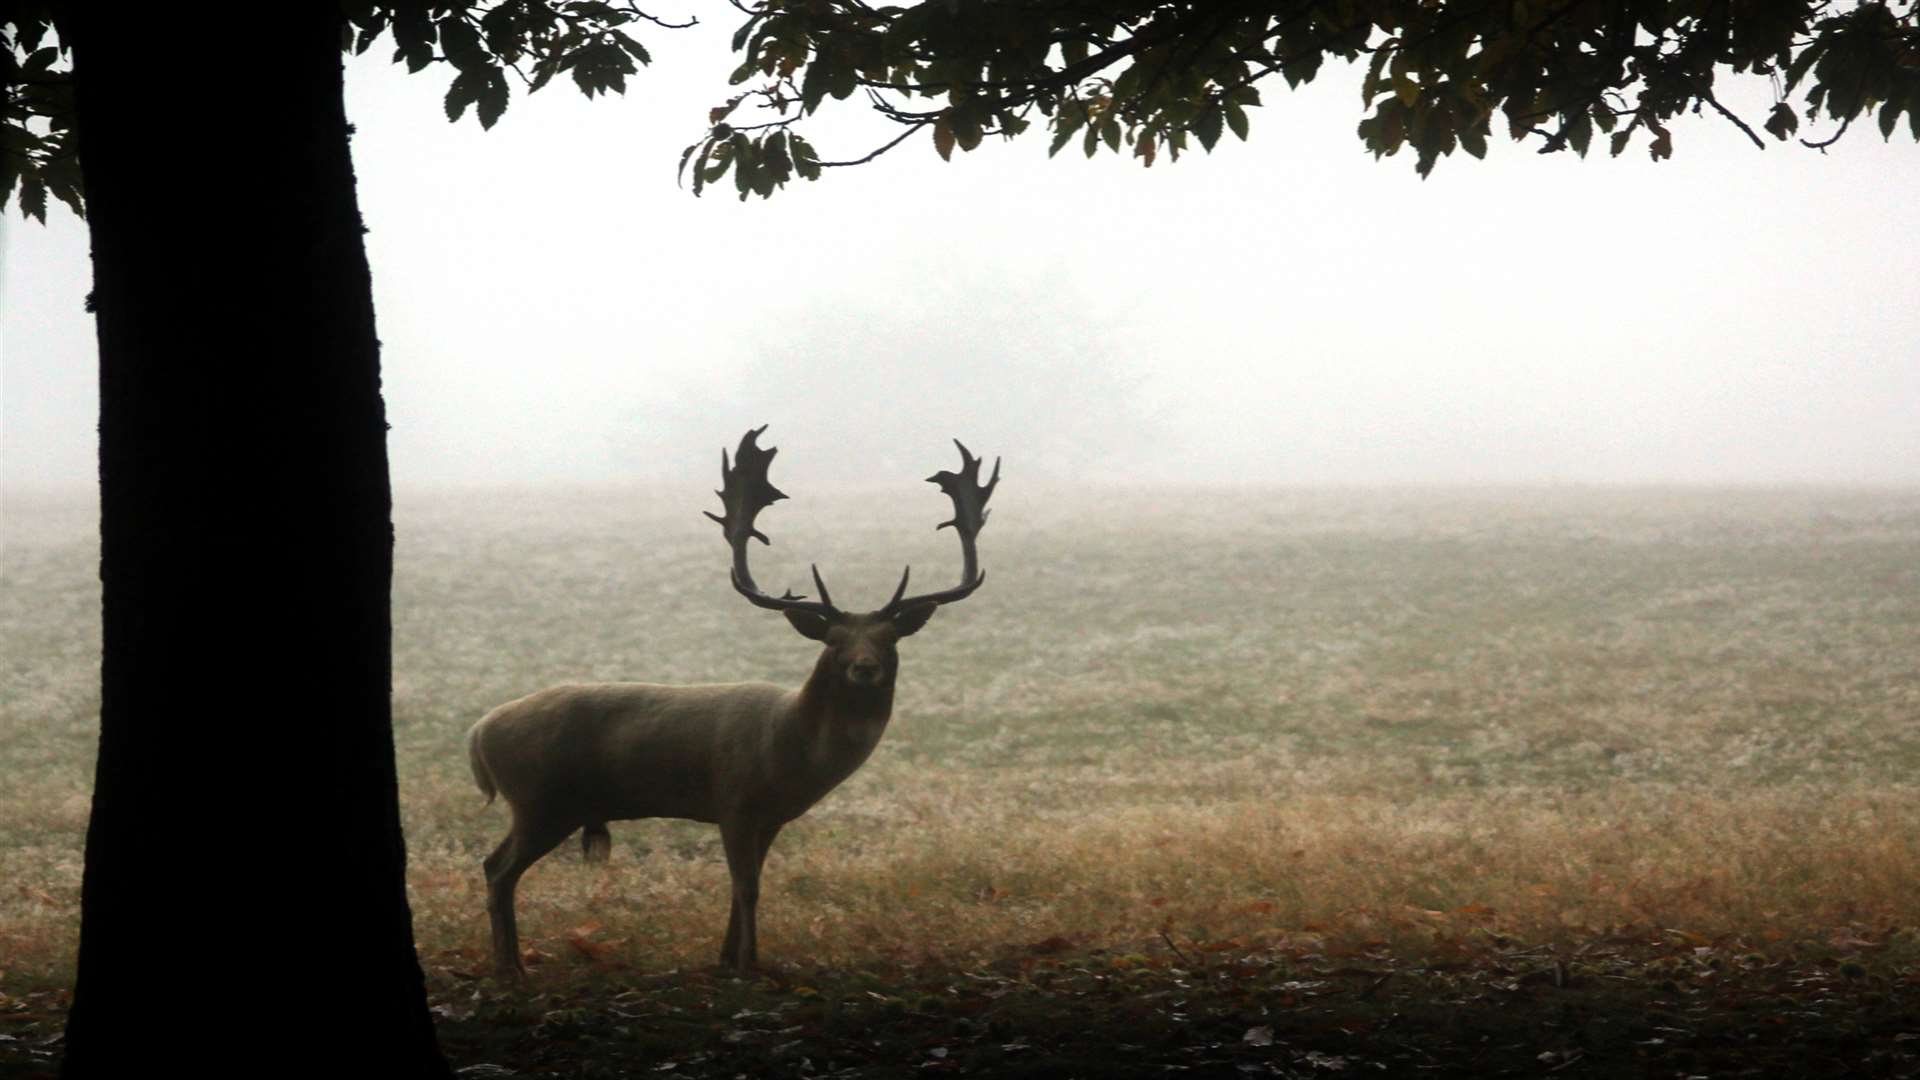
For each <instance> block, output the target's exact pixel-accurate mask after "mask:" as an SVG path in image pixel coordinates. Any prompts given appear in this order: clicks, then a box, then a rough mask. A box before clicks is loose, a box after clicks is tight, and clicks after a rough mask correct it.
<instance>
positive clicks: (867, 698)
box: [799, 653, 895, 741]
mask: <svg viewBox="0 0 1920 1080" xmlns="http://www.w3.org/2000/svg"><path fill="white" fill-rule="evenodd" d="M894 674H895V673H894V672H891V671H889V672H887V681H886V684H885V685H883V686H859V685H856V684H854V683H850V682H848V681H847V679H846V672H845V671H844V670H843V668H842V665H840V664H837V663H832V662H831V656H830V654H827V653H822V654H820V659H819V660H817V661H815V662H814V665H813V674H811V675H809V676H807V682H806V685H805V686H802V687H801V688H800V708H799V719H800V722H801V723H802V725H804V726H805V727H807V728H810V729H812V730H814V731H816V732H819V733H821V734H833V735H844V736H849V737H861V736H865V735H866V734H868V733H869V732H870V733H871V734H872V736H873V739H874V740H875V741H877V740H878V739H879V737H880V732H881V731H882V730H884V729H885V728H886V726H887V719H888V718H889V717H890V716H892V715H893V676H894Z"/></svg>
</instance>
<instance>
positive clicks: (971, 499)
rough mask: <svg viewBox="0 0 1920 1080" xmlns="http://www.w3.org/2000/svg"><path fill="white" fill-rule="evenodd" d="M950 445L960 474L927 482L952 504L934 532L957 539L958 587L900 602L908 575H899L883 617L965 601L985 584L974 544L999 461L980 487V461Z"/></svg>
mask: <svg viewBox="0 0 1920 1080" xmlns="http://www.w3.org/2000/svg"><path fill="white" fill-rule="evenodd" d="M953 445H955V446H957V447H959V448H960V471H959V472H957V473H954V472H948V471H946V470H944V469H943V470H941V471H940V472H937V473H934V474H933V475H932V476H929V477H927V482H928V483H931V484H937V485H939V487H940V490H941V491H942V492H945V493H946V495H947V497H948V498H950V499H952V500H953V518H952V519H951V520H949V521H943V522H941V523H940V524H939V525H936V526H934V528H935V529H936V530H938V529H944V528H946V527H948V526H949V525H950V526H952V527H953V531H954V532H956V533H958V534H959V535H960V559H961V567H960V584H959V585H956V586H954V587H953V588H951V589H946V590H944V591H941V592H933V593H923V594H921V595H919V596H913V597H906V598H904V599H903V598H902V594H903V593H905V592H906V590H907V575H905V574H902V575H900V587H899V588H898V589H895V590H894V593H893V599H891V600H889V601H887V606H886V607H884V608H881V609H880V610H881V612H882V613H884V614H892V613H894V612H897V611H900V610H902V609H904V608H909V607H914V606H916V605H919V604H951V603H953V602H954V601H955V600H964V599H966V598H967V597H968V596H970V595H972V593H973V590H975V589H977V588H979V587H980V584H981V582H984V581H986V580H987V575H986V572H985V571H983V570H981V569H980V556H979V551H978V549H977V547H976V545H975V542H974V541H975V538H976V537H978V536H979V535H980V529H981V528H982V527H983V526H984V525H986V523H987V513H988V511H987V500H988V499H990V498H992V497H993V489H994V488H995V487H996V486H998V485H999V483H1000V459H999V458H997V457H996V458H994V459H993V475H992V476H991V477H989V478H988V479H987V482H986V483H985V484H984V485H982V484H981V483H980V465H981V462H982V460H983V459H981V458H977V457H974V456H973V454H972V453H971V452H970V451H969V450H968V449H967V446H966V444H965V443H963V442H961V441H960V440H959V439H955V440H953Z"/></svg>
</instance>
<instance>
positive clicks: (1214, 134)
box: [1193, 105, 1226, 154]
mask: <svg viewBox="0 0 1920 1080" xmlns="http://www.w3.org/2000/svg"><path fill="white" fill-rule="evenodd" d="M1225 122H1226V116H1225V114H1224V113H1222V112H1221V110H1220V107H1219V106H1218V105H1209V106H1208V107H1207V108H1206V109H1204V110H1202V111H1201V113H1200V115H1199V116H1198V117H1196V118H1195V119H1194V121H1193V134H1194V136H1195V137H1196V138H1198V139H1199V140H1200V145H1201V146H1202V147H1203V148H1205V150H1206V151H1207V152H1208V153H1209V154H1211V153H1212V152H1213V144H1214V143H1217V142H1219V141H1220V132H1221V131H1222V130H1224V128H1223V127H1222V125H1223V124H1224V123H1225Z"/></svg>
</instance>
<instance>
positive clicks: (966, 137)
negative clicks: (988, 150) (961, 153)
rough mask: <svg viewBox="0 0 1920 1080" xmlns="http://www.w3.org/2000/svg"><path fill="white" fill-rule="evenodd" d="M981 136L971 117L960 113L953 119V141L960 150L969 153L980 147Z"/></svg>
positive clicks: (978, 127)
mask: <svg viewBox="0 0 1920 1080" xmlns="http://www.w3.org/2000/svg"><path fill="white" fill-rule="evenodd" d="M982 134H983V133H982V132H981V130H980V125H979V124H978V123H976V122H975V121H974V119H973V117H971V116H969V115H967V114H965V113H962V114H960V115H957V116H955V117H954V118H953V141H954V142H956V143H959V144H960V149H962V150H965V151H968V152H971V151H972V150H973V149H974V148H975V147H977V146H979V145H980V138H981V135H982Z"/></svg>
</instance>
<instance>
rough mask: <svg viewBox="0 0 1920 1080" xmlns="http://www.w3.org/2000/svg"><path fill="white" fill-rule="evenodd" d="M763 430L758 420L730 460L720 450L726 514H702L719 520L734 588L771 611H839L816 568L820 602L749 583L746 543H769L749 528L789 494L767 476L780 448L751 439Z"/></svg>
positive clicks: (834, 613) (749, 571) (819, 613)
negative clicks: (730, 553)
mask: <svg viewBox="0 0 1920 1080" xmlns="http://www.w3.org/2000/svg"><path fill="white" fill-rule="evenodd" d="M765 430H767V426H766V425H765V424H762V425H760V426H759V427H757V428H754V429H752V430H750V431H748V432H747V433H746V434H745V435H742V436H740V446H739V448H738V449H736V450H735V451H734V452H733V461H732V462H731V463H729V462H728V461H727V451H726V450H725V449H724V448H722V449H721V451H720V490H719V491H716V492H714V494H715V495H718V496H720V506H721V509H722V510H724V511H725V516H722V515H720V514H716V513H714V512H712V511H711V510H703V511H701V512H702V513H704V514H706V515H707V516H708V517H710V518H712V519H713V520H715V521H717V522H719V523H720V531H721V533H722V534H723V535H724V536H726V538H727V546H729V547H731V548H733V587H734V589H735V590H737V591H738V592H739V593H740V595H741V596H744V597H746V598H747V599H748V600H750V601H752V602H753V603H754V604H755V605H757V606H759V607H763V608H769V609H771V610H774V611H807V612H812V613H813V614H815V615H828V616H831V615H838V614H840V611H839V609H838V608H836V607H834V606H833V601H832V600H831V599H830V598H829V597H828V596H827V586H826V583H825V582H823V581H821V580H820V570H819V568H818V567H814V568H813V584H814V587H815V588H817V589H819V590H820V599H819V600H818V601H813V600H808V599H807V598H806V597H804V596H795V595H794V594H793V592H792V591H791V590H788V591H786V592H785V594H784V595H781V596H768V595H767V594H766V593H764V592H761V591H760V587H759V586H758V585H755V584H754V583H753V572H752V571H751V570H749V569H747V541H748V540H749V539H752V540H758V541H760V542H761V543H763V544H768V545H771V544H772V543H773V541H771V540H769V539H767V536H766V534H765V533H763V532H761V531H760V530H758V529H756V528H754V527H753V519H754V518H755V517H756V516H757V515H758V514H759V513H760V511H762V510H765V509H766V508H767V507H769V506H771V505H773V504H774V503H776V502H779V501H780V500H781V499H784V498H786V497H787V495H786V492H784V491H781V490H780V489H779V488H776V487H774V486H773V483H772V482H771V481H769V480H768V479H767V466H768V465H769V464H771V463H772V461H773V455H775V454H777V453H779V452H780V450H779V448H778V447H772V446H769V447H767V448H766V449H765V450H762V449H760V447H759V446H758V445H757V444H756V443H755V441H754V440H756V439H757V438H759V436H760V433H761V432H763V431H765Z"/></svg>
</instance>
